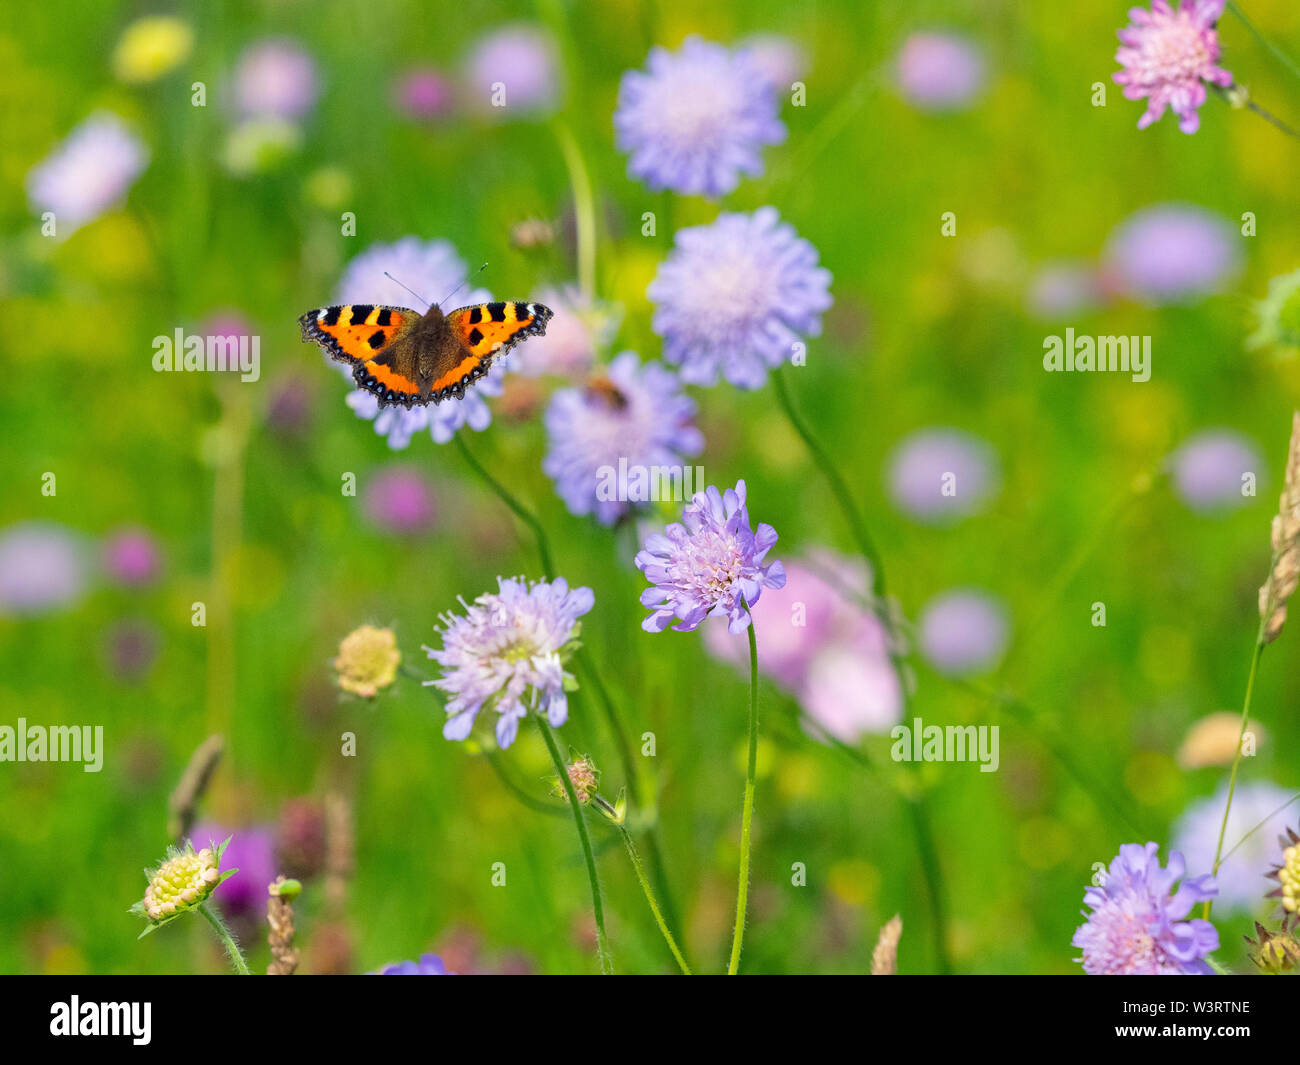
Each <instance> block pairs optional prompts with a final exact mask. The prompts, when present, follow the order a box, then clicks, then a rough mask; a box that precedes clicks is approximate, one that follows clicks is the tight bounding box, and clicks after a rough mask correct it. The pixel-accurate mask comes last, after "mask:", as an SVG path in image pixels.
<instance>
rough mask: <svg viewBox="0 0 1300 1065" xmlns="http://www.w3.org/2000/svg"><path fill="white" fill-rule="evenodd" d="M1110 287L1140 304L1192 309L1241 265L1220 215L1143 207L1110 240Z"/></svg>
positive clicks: (1235, 239)
mask: <svg viewBox="0 0 1300 1065" xmlns="http://www.w3.org/2000/svg"><path fill="white" fill-rule="evenodd" d="M1105 263H1106V269H1107V271H1108V272H1109V274H1110V278H1109V279H1108V280H1109V281H1110V283H1111V284H1113V285H1115V286H1116V287H1118V288H1119V289H1120V290H1122V291H1124V292H1126V293H1127V294H1128V295H1130V296H1132V297H1133V298H1135V299H1137V300H1139V301H1141V302H1142V303H1146V304H1151V305H1153V306H1161V305H1165V304H1171V303H1191V302H1194V301H1196V300H1198V299H1203V298H1204V297H1205V296H1208V295H1211V294H1213V293H1214V292H1217V291H1218V290H1219V289H1220V288H1222V287H1223V285H1224V284H1225V283H1226V282H1227V281H1228V280H1230V279H1231V278H1232V276H1233V275H1235V274H1236V273H1237V271H1238V269H1239V267H1240V265H1241V244H1240V238H1239V236H1238V235H1237V231H1236V229H1235V228H1234V227H1233V225H1232V224H1231V223H1230V222H1229V221H1228V220H1227V219H1226V218H1224V217H1223V216H1222V215H1220V214H1216V213H1214V212H1213V211H1207V210H1206V209H1205V208H1203V207H1196V206H1192V205H1190V204H1180V203H1162V204H1156V205H1155V206H1154V207H1144V208H1142V209H1141V210H1140V211H1136V212H1134V213H1133V214H1132V215H1131V216H1130V217H1129V218H1127V219H1125V220H1124V221H1123V222H1121V223H1120V225H1119V226H1118V227H1117V228H1116V229H1115V231H1114V232H1113V233H1112V234H1111V235H1110V238H1109V239H1108V241H1107V243H1106V250H1105Z"/></svg>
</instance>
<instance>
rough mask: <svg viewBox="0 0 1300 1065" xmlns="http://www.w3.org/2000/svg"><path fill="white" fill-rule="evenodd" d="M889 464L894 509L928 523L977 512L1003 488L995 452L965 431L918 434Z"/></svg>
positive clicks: (898, 448) (892, 455)
mask: <svg viewBox="0 0 1300 1065" xmlns="http://www.w3.org/2000/svg"><path fill="white" fill-rule="evenodd" d="M888 465H889V490H890V495H891V496H893V499H894V504H895V506H897V507H898V509H899V510H901V511H904V512H905V513H907V514H909V515H911V516H912V517H913V518H916V519H917V520H918V521H923V522H926V523H928V524H940V523H944V522H951V521H956V520H958V519H960V518H964V517H966V516H968V515H970V514H974V513H976V512H977V511H979V509H980V508H981V507H982V506H983V505H984V504H985V503H986V502H988V500H989V499H990V497H991V496H992V495H993V494H994V493H995V492H996V491H997V487H998V469H997V467H998V463H997V456H996V455H995V454H994V451H993V449H992V448H991V447H990V446H989V445H988V444H987V443H985V442H984V441H983V440H981V439H979V438H978V437H976V436H972V435H971V434H970V433H966V432H963V431H962V430H960V429H946V428H933V429H918V430H917V431H916V432H914V433H911V434H910V435H908V436H907V437H905V438H904V439H903V440H901V441H900V442H899V443H898V445H897V446H896V447H895V448H894V450H893V451H892V452H891V453H890V456H889V459H888Z"/></svg>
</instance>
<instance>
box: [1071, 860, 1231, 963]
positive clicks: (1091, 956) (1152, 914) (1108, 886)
mask: <svg viewBox="0 0 1300 1065" xmlns="http://www.w3.org/2000/svg"><path fill="white" fill-rule="evenodd" d="M1159 849H1160V848H1159V847H1158V846H1157V845H1156V844H1155V843H1148V844H1147V845H1146V846H1145V847H1143V846H1141V845H1140V844H1137V843H1125V844H1124V845H1123V846H1121V847H1120V849H1119V855H1118V856H1117V857H1116V858H1115V860H1114V861H1112V862H1111V863H1110V868H1109V869H1108V870H1107V872H1106V874H1105V882H1104V883H1103V884H1102V886H1100V887H1090V888H1088V889H1087V890H1086V891H1084V893H1083V901H1084V903H1085V904H1086V905H1087V906H1088V907H1089V909H1091V910H1092V913H1087V912H1084V917H1085V918H1086V920H1085V921H1084V923H1083V924H1082V925H1080V926H1079V928H1078V930H1077V931H1076V932H1075V933H1074V938H1073V939H1071V940H1070V943H1071V945H1072V946H1076V947H1078V948H1079V949H1080V950H1082V951H1083V957H1081V958H1076V959H1075V960H1076V961H1081V962H1082V963H1083V971H1084V972H1086V973H1088V974H1090V975H1093V976H1143V975H1145V976H1178V975H1205V976H1208V975H1210V974H1212V973H1213V972H1214V970H1213V969H1211V968H1210V966H1209V965H1208V964H1207V963H1206V962H1205V960H1204V959H1205V956H1206V955H1207V954H1211V953H1213V952H1214V951H1216V950H1218V949H1219V933H1218V932H1217V931H1215V928H1214V925H1212V924H1210V922H1209V921H1203V920H1201V919H1200V918H1197V919H1195V920H1191V921H1189V920H1187V919H1186V918H1187V916H1188V915H1189V914H1190V913H1191V912H1192V907H1193V906H1195V905H1196V903H1198V902H1204V901H1206V900H1207V899H1212V898H1214V896H1215V895H1216V894H1218V891H1217V889H1216V887H1215V884H1214V878H1213V877H1211V876H1200V877H1186V878H1184V876H1183V874H1184V872H1186V865H1185V863H1184V862H1183V856H1182V855H1181V854H1179V853H1178V852H1177V851H1172V852H1171V853H1170V855H1169V868H1168V869H1164V868H1162V867H1161V865H1160V859H1159V857H1158V856H1157V852H1158V851H1159ZM1179 880H1182V883H1181V884H1179V885H1178V888H1177V890H1175V891H1174V892H1173V894H1172V895H1171V894H1170V891H1171V890H1173V887H1174V884H1175V883H1176V882H1177V881H1179Z"/></svg>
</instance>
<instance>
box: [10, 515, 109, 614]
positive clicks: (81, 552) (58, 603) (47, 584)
mask: <svg viewBox="0 0 1300 1065" xmlns="http://www.w3.org/2000/svg"><path fill="white" fill-rule="evenodd" d="M87 577H88V567H87V564H86V552H85V545H84V543H83V541H82V539H81V537H79V536H78V535H77V534H75V533H73V532H72V531H71V530H69V529H67V528H65V527H64V526H62V525H56V524H54V523H53V522H36V521H32V522H23V523H20V524H18V525H10V526H8V527H7V528H5V529H2V530H0V614H18V615H34V614H43V613H45V612H46V611H50V610H56V609H58V608H59V607H64V606H69V605H71V604H72V603H74V602H76V601H77V600H78V599H80V598H81V597H82V595H83V594H84V593H85V591H86V584H87Z"/></svg>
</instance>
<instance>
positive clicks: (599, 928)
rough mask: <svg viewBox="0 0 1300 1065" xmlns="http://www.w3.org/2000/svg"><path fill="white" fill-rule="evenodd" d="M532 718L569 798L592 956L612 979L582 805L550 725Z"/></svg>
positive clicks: (539, 716) (603, 918)
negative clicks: (591, 927) (591, 922)
mask: <svg viewBox="0 0 1300 1065" xmlns="http://www.w3.org/2000/svg"><path fill="white" fill-rule="evenodd" d="M533 718H534V719H535V720H536V721H537V727H538V729H539V730H540V731H541V733H542V739H544V740H545V741H546V749H547V750H548V751H550V753H551V761H552V762H553V763H554V764H555V772H556V773H558V774H559V777H560V783H561V785H563V787H564V793H565V794H566V795H567V796H568V797H569V809H571V810H572V811H573V823H574V825H576V826H577V829H578V839H579V841H580V842H581V843H582V856H583V858H584V859H585V860H586V863H587V879H588V880H589V881H590V882H591V908H592V911H593V913H594V915H595V918H596V954H597V957H598V958H599V960H600V971H601V973H602V974H603V975H605V976H612V975H613V974H614V960H613V958H612V956H611V955H610V952H609V939H608V937H607V936H606V935H605V906H604V903H602V902H601V897H600V877H599V875H598V874H597V872H596V857H595V855H594V854H592V851H591V836H590V835H589V834H588V832H587V817H586V815H585V813H584V812H583V808H582V804H581V803H579V802H578V795H577V792H576V791H575V790H574V788H573V781H572V780H570V779H569V767H568V766H566V765H565V764H564V759H563V758H561V757H560V748H559V746H558V745H557V744H556V742H555V733H554V732H552V731H551V726H550V725H549V724H547V722H546V718H544V717H542V716H541V715H540V714H534V715H533Z"/></svg>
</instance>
